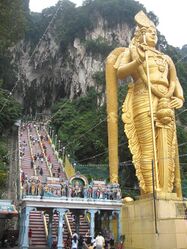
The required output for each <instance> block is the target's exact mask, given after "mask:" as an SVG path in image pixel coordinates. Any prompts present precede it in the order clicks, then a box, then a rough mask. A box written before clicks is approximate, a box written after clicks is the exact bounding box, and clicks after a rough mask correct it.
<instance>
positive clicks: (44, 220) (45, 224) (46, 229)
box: [42, 211, 49, 240]
mask: <svg viewBox="0 0 187 249" xmlns="http://www.w3.org/2000/svg"><path fill="white" fill-rule="evenodd" d="M42 215H43V223H44V230H45V237H46V240H47V238H48V235H49V234H48V228H47V220H46V216H45V213H44V211H43V212H42Z"/></svg>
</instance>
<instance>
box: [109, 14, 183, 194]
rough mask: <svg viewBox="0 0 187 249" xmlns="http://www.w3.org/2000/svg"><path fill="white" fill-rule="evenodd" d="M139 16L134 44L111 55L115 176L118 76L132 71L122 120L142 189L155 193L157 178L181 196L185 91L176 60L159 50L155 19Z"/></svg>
mask: <svg viewBox="0 0 187 249" xmlns="http://www.w3.org/2000/svg"><path fill="white" fill-rule="evenodd" d="M135 21H136V24H137V27H136V29H135V33H134V37H133V38H132V40H131V42H130V45H129V47H128V48H116V49H114V50H113V51H112V52H111V53H110V54H109V56H108V57H107V60H106V96H107V114H108V144H109V167H110V181H111V182H112V183H116V182H118V135H117V133H118V129H117V127H118V116H117V113H118V104H117V88H118V87H117V81H118V79H125V78H126V77H128V76H131V78H132V82H131V83H129V85H128V93H127V96H126V98H125V101H124V103H123V106H122V112H123V114H122V120H123V122H124V130H125V133H126V136H127V138H128V143H129V148H130V151H131V153H132V160H133V164H134V166H135V169H136V175H137V178H138V180H139V186H140V189H141V193H142V194H146V193H152V192H153V183H154V185H155V190H156V191H158V192H164V193H171V192H176V193H177V194H178V196H181V186H180V185H181V184H180V170H179V159H178V145H177V136H176V123H175V113H174V110H175V109H178V108H181V107H182V106H183V102H184V98H183V90H182V87H181V85H180V82H179V80H178V78H177V73H176V69H175V65H174V63H173V61H172V59H171V58H170V57H169V56H168V55H165V54H164V53H162V52H160V51H158V50H157V49H156V44H157V31H156V27H155V25H154V23H153V22H152V21H151V20H150V19H149V18H148V17H147V16H146V15H145V14H144V12H143V11H140V12H139V13H138V14H137V15H136V16H135ZM152 168H154V170H153V171H152ZM152 172H154V174H152ZM153 175H154V178H153ZM153 179H154V180H153Z"/></svg>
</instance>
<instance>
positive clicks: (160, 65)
mask: <svg viewBox="0 0 187 249" xmlns="http://www.w3.org/2000/svg"><path fill="white" fill-rule="evenodd" d="M154 60H155V62H156V64H157V65H158V70H159V71H160V72H161V73H163V72H164V71H165V69H166V58H163V56H158V55H157V56H154Z"/></svg>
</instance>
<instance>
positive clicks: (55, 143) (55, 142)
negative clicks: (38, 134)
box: [54, 134, 57, 149]
mask: <svg viewBox="0 0 187 249" xmlns="http://www.w3.org/2000/svg"><path fill="white" fill-rule="evenodd" d="M54 145H55V149H56V147H57V134H55V141H54Z"/></svg>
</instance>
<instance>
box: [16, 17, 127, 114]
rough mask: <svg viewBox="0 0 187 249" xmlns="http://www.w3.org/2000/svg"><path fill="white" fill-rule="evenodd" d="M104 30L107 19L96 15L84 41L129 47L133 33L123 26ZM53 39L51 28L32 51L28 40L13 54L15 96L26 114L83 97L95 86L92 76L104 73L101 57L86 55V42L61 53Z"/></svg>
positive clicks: (75, 42) (77, 39)
mask: <svg viewBox="0 0 187 249" xmlns="http://www.w3.org/2000/svg"><path fill="white" fill-rule="evenodd" d="M106 27H107V25H106V20H104V19H103V18H102V17H101V16H99V15H98V16H97V18H96V19H95V23H94V28H93V29H92V31H87V32H86V35H85V41H87V40H97V39H103V40H105V42H106V43H108V44H109V45H112V44H116V45H117V46H118V45H119V46H127V45H128V43H129V41H130V38H131V34H132V30H131V29H130V27H129V26H128V25H127V24H126V23H124V24H118V25H117V26H116V27H114V28H113V29H109V28H106ZM55 37H56V35H55V29H54V28H52V26H51V27H49V28H48V30H47V32H46V33H45V35H43V37H42V39H41V40H40V41H39V43H38V45H37V47H36V48H35V49H34V51H32V52H31V46H30V43H29V42H28V41H27V42H26V41H21V42H20V43H19V44H17V46H16V47H15V48H14V51H12V54H13V55H14V56H13V59H12V62H13V63H16V64H17V67H18V71H19V72H20V81H19V83H18V87H17V92H16V96H17V99H18V100H19V101H20V102H21V103H22V104H23V107H24V110H25V111H26V113H27V114H35V113H36V112H46V113H49V112H50V108H51V106H52V104H54V103H55V102H56V101H57V100H59V99H60V98H65V97H66V98H70V99H73V98H76V97H78V96H80V95H84V94H85V93H86V91H87V90H88V88H89V87H91V86H96V82H95V79H94V77H93V75H94V74H95V73H97V72H103V71H104V58H103V56H102V55H101V54H98V53H97V54H93V53H92V52H88V51H87V49H86V47H85V41H84V42H82V41H81V40H80V39H79V38H75V39H74V41H73V43H72V44H69V45H68V47H67V50H66V51H65V53H64V52H61V50H60V42H57V41H56V39H55Z"/></svg>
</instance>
